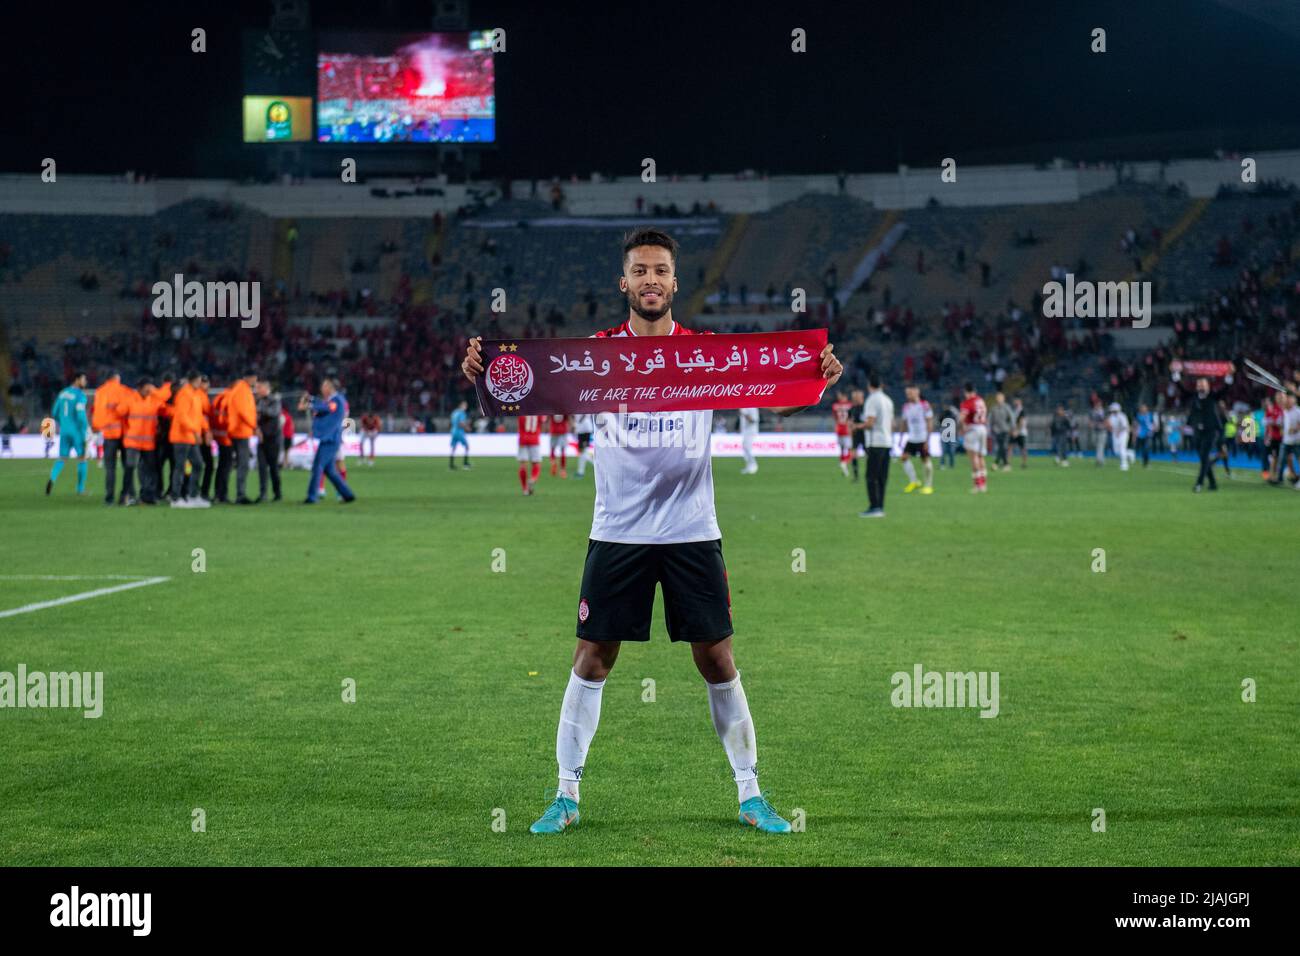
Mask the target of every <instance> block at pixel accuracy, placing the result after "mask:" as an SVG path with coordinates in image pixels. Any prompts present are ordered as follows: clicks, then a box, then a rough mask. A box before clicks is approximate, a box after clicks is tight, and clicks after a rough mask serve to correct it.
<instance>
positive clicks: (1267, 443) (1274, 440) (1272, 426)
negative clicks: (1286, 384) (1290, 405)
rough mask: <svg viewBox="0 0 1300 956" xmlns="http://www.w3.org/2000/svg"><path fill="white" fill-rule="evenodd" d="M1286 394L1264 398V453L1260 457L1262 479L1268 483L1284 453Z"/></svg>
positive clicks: (1279, 393)
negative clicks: (1283, 432)
mask: <svg viewBox="0 0 1300 956" xmlns="http://www.w3.org/2000/svg"><path fill="white" fill-rule="evenodd" d="M1285 400H1286V393H1285V392H1278V393H1277V399H1276V400H1274V398H1273V396H1272V395H1265V396H1264V453H1263V454H1262V455H1260V456H1259V457H1260V464H1261V465H1262V468H1261V469H1260V477H1261V478H1263V479H1264V480H1265V481H1268V480H1269V479H1270V478H1272V477H1273V470H1274V467H1275V466H1276V465H1277V459H1278V455H1280V454H1281V453H1282V420H1283V418H1284V417H1285V416H1286V409H1285V408H1284V407H1283V405H1284V402H1285Z"/></svg>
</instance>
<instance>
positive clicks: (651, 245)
mask: <svg viewBox="0 0 1300 956" xmlns="http://www.w3.org/2000/svg"><path fill="white" fill-rule="evenodd" d="M676 266H677V243H676V241H675V240H673V239H672V237H671V236H668V235H666V234H665V233H662V232H659V231H658V230H654V229H642V230H638V231H636V232H633V233H631V234H629V235H628V236H627V237H626V238H625V239H624V242H623V259H622V269H623V272H622V275H620V276H619V279H618V288H619V291H620V292H621V293H622V294H623V295H624V296H625V297H626V299H627V306H628V315H627V318H626V319H625V320H624V321H623V322H622V323H621V324H620V325H618V326H616V327H614V328H612V329H607V330H605V331H603V332H597V333H596V336H597V337H609V338H621V339H623V340H624V342H625V343H627V344H628V345H629V346H631V345H634V344H635V342H636V339H637V338H638V337H641V336H680V335H696V334H700V333H697V332H694V331H692V330H691V329H686V328H683V327H682V326H681V325H679V324H678V323H677V320H676V319H675V318H674V317H673V314H672V303H673V296H674V295H675V294H676V293H677V289H678V284H677V275H676ZM658 341H661V340H659V339H651V340H650V344H647V345H645V346H641V348H652V347H653V344H654V343H655V342H658ZM820 359H821V374H822V377H823V378H824V379H825V385H824V386H823V389H825V388H830V387H832V386H834V384H835V383H836V382H837V381H838V380H839V378H840V376H841V375H842V374H843V373H844V367H843V365H842V364H841V363H840V361H839V360H838V359H837V358H835V355H834V350H833V348H832V346H831V345H830V344H827V345H826V346H825V348H823V349H822V351H821V355H820ZM483 368H484V362H483V354H482V346H481V342H480V340H479V339H478V338H477V337H474V338H471V339H470V341H469V345H468V347H467V348H466V352H465V359H464V361H463V362H462V363H461V370H462V371H463V372H464V373H465V376H466V377H467V378H469V379H470V381H474V379H475V378H476V377H477V376H479V375H482V374H483ZM802 410H803V409H802V408H800V407H795V406H785V407H779V408H771V409H769V411H771V412H772V413H774V414H777V415H780V416H782V417H789V416H790V415H793V414H795V413H797V412H799V411H802ZM596 427H597V431H596V434H595V447H596V500H595V503H594V509H593V515H592V524H591V532H590V534H589V535H588V545H587V560H586V565H585V567H584V569H583V575H582V585H581V590H580V592H579V601H578V608H577V611H578V615H577V617H578V619H577V628H576V637H577V639H578V642H577V647H576V649H575V651H574V657H573V671H572V673H571V674H570V675H569V683H568V686H567V687H566V689H565V691H564V698H563V701H562V703H561V705H560V720H559V725H558V727H557V730H556V741H555V751H556V753H555V756H556V763H557V769H558V771H559V774H558V784H559V786H558V788H557V789H556V790H555V791H554V800H553V801H552V802H551V804H550V806H548V807H547V808H546V811H545V812H544V813H543V814H542V816H541V817H540V818H539V819H538V820H537V821H536V822H535V823H534V824H533V825H532V826H531V827H530V828H529V830H530V832H532V833H537V834H555V833H561V832H563V831H564V830H565V829H567V828H568V827H569V826H572V825H573V824H575V823H577V822H578V800H579V781H581V780H582V779H583V775H584V770H585V765H586V761H587V752H588V748H589V747H590V746H591V743H592V739H593V738H594V737H595V734H596V727H597V725H598V724H599V722H600V710H601V698H602V694H603V691H604V687H605V682H606V678H608V676H609V674H610V671H611V669H612V668H613V667H614V662H615V661H616V660H617V659H618V654H619V648H620V647H621V646H622V643H623V642H625V641H647V640H649V639H650V625H651V620H652V617H653V613H654V606H655V603H656V600H655V593H656V591H658V592H659V593H661V594H662V596H663V608H664V614H663V623H664V626H665V627H666V629H667V631H668V636H669V637H670V638H671V639H672V640H673V641H680V642H684V643H687V644H689V645H690V648H691V655H692V658H693V659H694V661H695V666H696V669H697V670H698V671H699V673H700V676H701V677H703V678H704V681H705V683H706V685H707V694H708V703H709V714H710V716H711V718H712V721H713V727H714V730H715V731H716V732H717V735H718V740H719V741H720V742H721V744H722V746H723V749H724V750H725V752H726V755H727V762H728V763H729V764H730V765H731V771H732V776H733V779H734V780H735V783H736V788H737V790H736V795H737V797H738V798H739V804H740V806H739V816H738V819H739V821H740V822H741V823H743V824H744V825H745V826H752V827H755V828H757V829H759V830H762V831H764V832H766V833H789V832H791V830H792V827H791V825H790V823H789V821H787V820H784V819H782V818H781V815H780V814H779V813H778V812H777V810H776V808H775V807H774V806H772V804H771V803H770V802H769V801H768V800H767V798H766V797H765V796H763V791H762V790H761V788H760V787H759V785H758V744H757V738H756V734H755V730H754V722H753V720H752V718H751V717H750V712H749V702H748V698H747V697H746V694H745V688H744V685H743V684H742V683H741V679H740V673H739V671H738V670H737V669H736V662H735V659H734V656H733V653H732V635H733V634H734V630H733V628H732V621H731V592H730V586H729V584H728V579H727V568H726V564H725V563H724V562H723V558H722V532H721V530H720V529H719V528H718V522H717V513H716V509H715V507H714V498H713V466H712V459H711V454H710V434H711V433H712V431H713V411H712V410H711V409H707V408H706V409H696V410H686V411H645V412H632V413H626V412H620V413H619V414H617V415H615V414H609V413H605V414H602V415H600V416H599V420H598V421H597V422H596ZM670 431H671V432H672V433H673V434H674V435H676V434H681V435H682V440H680V441H658V440H655V441H646V440H642V437H643V436H647V437H648V436H659V435H663V434H664V433H665V432H670ZM678 736H680V735H677V736H674V738H673V739H674V740H676V739H677V738H678Z"/></svg>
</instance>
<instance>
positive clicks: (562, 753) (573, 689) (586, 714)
mask: <svg viewBox="0 0 1300 956" xmlns="http://www.w3.org/2000/svg"><path fill="white" fill-rule="evenodd" d="M604 688H605V682H604V681H603V680H602V681H589V680H583V679H582V678H581V677H579V676H578V675H577V673H574V672H570V674H569V686H568V687H566V688H565V689H564V703H563V704H561V705H560V726H559V729H558V730H557V731H556V734H555V760H556V762H557V763H558V764H559V765H560V793H562V794H564V795H565V796H566V797H568V798H569V799H570V800H573V801H574V802H577V800H578V781H579V780H581V779H582V767H583V764H585V763H586V762H587V748H588V747H590V746H591V738H592V737H594V736H596V725H597V724H599V723H600V692H601V691H602V690H604Z"/></svg>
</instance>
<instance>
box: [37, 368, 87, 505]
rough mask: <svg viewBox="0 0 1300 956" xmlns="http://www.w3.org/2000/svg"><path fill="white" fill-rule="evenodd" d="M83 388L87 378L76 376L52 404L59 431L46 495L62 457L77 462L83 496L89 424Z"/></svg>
mask: <svg viewBox="0 0 1300 956" xmlns="http://www.w3.org/2000/svg"><path fill="white" fill-rule="evenodd" d="M85 387H86V376H85V375H83V374H81V373H78V374H77V375H75V376H73V379H72V383H71V384H70V385H68V387H67V388H65V389H64V390H63V391H61V392H59V396H58V398H56V399H55V400H54V412H53V414H52V416H51V417H52V418H53V419H54V421H55V422H56V423H57V424H58V427H59V457H58V460H57V461H55V462H54V467H53V468H51V469H50V478H49V481H47V482H45V493H46V494H47V495H48V494H49V493H50V492H51V491H53V490H54V483H55V482H56V481H58V480H59V474H60V473H61V472H62V471H63V459H64V458H65V457H67V458H69V459H71V458H76V459H77V494H79V495H84V494H85V493H86V458H85V455H86V435H87V434H88V433H89V432H90V422H89V421H87V420H86V393H85V392H84V391H82V389H84V388H85ZM69 453H71V454H69Z"/></svg>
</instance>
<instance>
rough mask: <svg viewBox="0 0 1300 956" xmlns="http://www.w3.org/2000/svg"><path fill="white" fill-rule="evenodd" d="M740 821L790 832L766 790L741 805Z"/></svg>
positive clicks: (763, 827) (758, 827)
mask: <svg viewBox="0 0 1300 956" xmlns="http://www.w3.org/2000/svg"><path fill="white" fill-rule="evenodd" d="M575 812H576V811H575ZM740 822H741V823H743V824H745V825H746V826H751V827H754V828H756V829H759V830H762V831H763V832H764V833H789V832H790V821H789V820H785V819H782V817H781V814H779V813H777V812H776V807H774V806H772V804H770V803H768V802H767V792H766V791H764V792H763V795H762V796H761V797H750V798H749V799H748V800H746V801H745V802H744V803H742V804H741V805H740Z"/></svg>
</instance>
